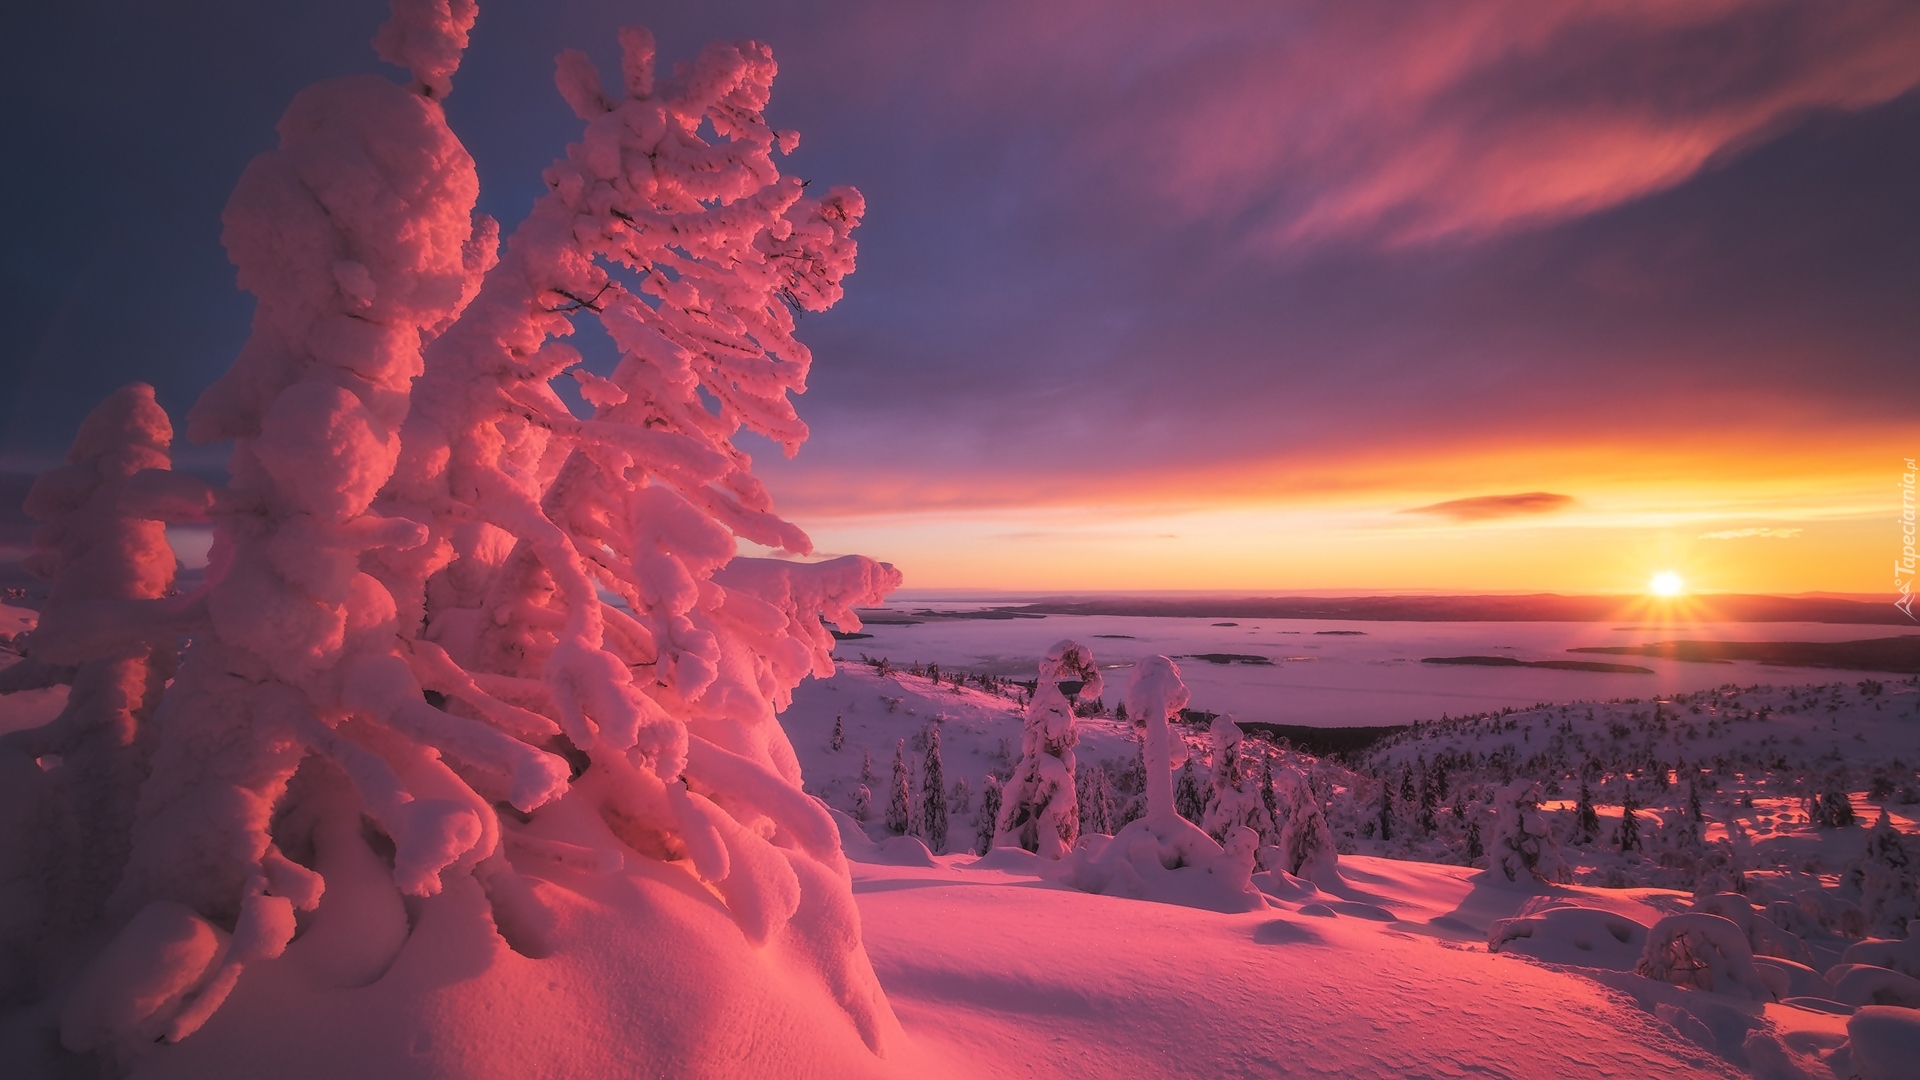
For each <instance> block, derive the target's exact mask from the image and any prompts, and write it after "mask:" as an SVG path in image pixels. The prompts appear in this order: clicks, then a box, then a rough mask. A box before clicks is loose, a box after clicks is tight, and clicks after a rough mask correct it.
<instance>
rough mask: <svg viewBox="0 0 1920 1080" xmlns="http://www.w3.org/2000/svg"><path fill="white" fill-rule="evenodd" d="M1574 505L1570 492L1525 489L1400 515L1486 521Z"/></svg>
mask: <svg viewBox="0 0 1920 1080" xmlns="http://www.w3.org/2000/svg"><path fill="white" fill-rule="evenodd" d="M1573 504H1574V498H1573V496H1571V495H1556V494H1554V493H1553V492H1551V491H1528V492H1523V493H1521V494H1518V495H1476V496H1474V497H1473V498H1470V499H1449V500H1448V501H1446V502H1437V503H1434V504H1432V505H1431V506H1415V507H1411V508H1409V509H1406V510H1402V511H1400V512H1401V513H1403V514H1431V515H1433V516H1434V517H1443V518H1448V519H1451V520H1453V521H1489V520H1492V519H1494V518H1505V517H1521V516H1524V515H1527V514H1551V513H1554V512H1556V511H1560V510H1565V509H1567V508H1568V507H1570V506H1572V505H1573Z"/></svg>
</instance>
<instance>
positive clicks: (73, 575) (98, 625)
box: [0, 383, 206, 1003]
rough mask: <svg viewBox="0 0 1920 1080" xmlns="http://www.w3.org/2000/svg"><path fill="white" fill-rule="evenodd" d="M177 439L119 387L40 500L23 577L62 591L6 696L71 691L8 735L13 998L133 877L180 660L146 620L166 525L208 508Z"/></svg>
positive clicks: (2, 877)
mask: <svg viewBox="0 0 1920 1080" xmlns="http://www.w3.org/2000/svg"><path fill="white" fill-rule="evenodd" d="M172 441H173V427H172V425H171V424H170V423H169V422H168V420H167V415H166V413H165V412H164V411H162V410H161V408H160V407H159V406H158V405H157V404H155V403H154V400H153V388H152V387H149V386H147V385H145V384H143V383H134V384H132V385H129V386H125V387H122V388H120V389H119V390H118V391H116V392H115V393H113V394H112V395H110V396H108V398H107V399H106V400H105V401H103V402H101V403H100V404H99V405H98V406H96V407H95V408H94V410H93V411H92V412H91V413H89V414H88V416H87V418H86V420H85V422H84V423H82V424H81V427H80V432H79V435H78V437H77V438H76V439H75V440H74V443H73V447H72V449H71V450H69V451H68V454H67V464H65V465H62V466H60V467H58V468H56V469H53V470H51V471H49V472H46V473H44V474H42V475H41V476H40V477H39V479H38V480H36V481H35V482H34V485H33V487H32V489H31V490H30V491H29V492H28V494H27V500H26V505H25V509H26V511H27V513H28V514H29V515H30V516H32V517H34V518H36V519H38V520H39V521H40V522H41V523H42V524H41V525H40V527H39V529H38V530H37V532H36V534H35V536H34V551H33V553H32V554H31V555H29V556H28V557H27V559H26V560H25V566H26V568H27V570H28V571H29V572H31V573H33V574H35V575H36V576H38V577H40V578H42V579H44V580H46V581H48V582H49V583H50V586H51V587H50V589H49V591H48V594H47V602H46V605H45V608H44V610H43V611H42V612H41V618H40V622H39V625H38V627H37V628H36V629H35V630H34V632H33V633H32V634H30V635H28V636H27V639H26V641H24V642H23V643H21V648H22V649H23V650H24V651H25V653H26V655H25V658H24V659H22V660H20V661H19V662H17V663H15V664H14V665H13V666H12V667H10V668H8V669H6V672H5V674H4V676H0V680H4V681H0V693H7V692H11V691H15V690H27V689H38V688H39V687H41V686H48V685H54V684H57V683H62V682H64V683H69V684H71V687H72V689H71V690H70V691H69V692H68V694H67V702H66V707H65V708H64V709H62V710H61V712H60V715H59V716H57V717H55V718H54V719H53V720H52V721H51V722H50V723H47V724H45V725H42V726H40V727H37V728H30V729H28V730H25V731H16V732H13V733H11V734H8V735H5V736H0V897H3V898H4V900H0V1003H10V1002H13V1001H17V1000H20V999H22V998H23V997H26V996H29V995H31V994H32V993H33V992H35V991H37V990H40V989H43V988H44V986H45V980H46V979H47V978H49V977H51V976H52V975H53V974H54V971H53V970H52V967H51V965H52V962H53V960H54V958H55V957H57V956H58V955H59V954H60V953H61V952H62V951H64V950H65V949H68V948H71V947H72V946H73V944H74V942H75V941H76V939H78V938H79V937H80V936H82V935H84V934H85V933H87V932H88V931H89V930H90V929H91V928H92V927H93V925H94V924H95V923H96V922H97V921H98V920H99V919H100V917H101V915H102V914H103V913H104V910H105V908H106V903H107V898H108V896H109V895H110V894H111V893H112V891H113V888H114V886H115V885H116V884H117V883H118V882H119V879H120V874H121V872H122V871H123V870H124V869H125V867H126V862H127V854H128V850H129V847H130V846H131V842H132V833H133V819H134V805H135V799H136V797H137V796H138V795H139V791H140V784H141V782H142V781H144V780H145V779H146V776H147V770H148V758H149V755H150V754H151V753H152V747H153V739H154V732H153V728H152V716H153V710H154V708H155V706H157V705H158V703H159V700H160V693H161V690H162V688H163V687H164V686H165V684H166V680H167V679H168V678H170V677H171V676H172V675H173V672H174V664H175V660H176V655H175V651H174V649H173V648H172V646H171V643H169V642H165V641H163V640H160V639H161V638H162V636H163V633H161V632H162V631H164V629H165V627H164V620H162V619H156V618H153V617H152V616H153V615H154V614H155V613H154V612H153V611H151V610H149V609H151V608H153V607H155V606H157V605H159V604H160V603H161V601H162V598H163V597H164V596H165V594H166V593H167V591H168V589H169V587H170V586H171V585H172V584H173V575H174V556H173V549H172V548H170V547H168V546H167V537H166V527H165V525H164V524H163V522H162V521H161V518H162V517H165V516H170V515H171V516H177V517H185V516H192V515H193V514H194V513H195V512H197V511H200V510H204V508H205V501H206V500H205V497H204V492H196V491H194V490H193V489H194V488H197V487H198V485H195V484H193V483H192V482H191V481H184V478H179V477H175V476H174V474H172V473H171V472H168V471H167V470H168V468H169V466H170V463H171V457H170V453H169V448H170V446H171V444H172ZM183 481H184V482H183ZM183 488H185V489H186V490H182V489H183ZM143 630H152V631H155V632H154V633H144V634H143V633H142V631H143ZM122 631H131V633H128V634H123V633H122ZM43 759H44V760H45V761H46V762H48V763H49V764H52V763H55V762H57V764H52V767H51V768H46V769H43V768H42V766H41V764H40V763H41V761H42V760H43Z"/></svg>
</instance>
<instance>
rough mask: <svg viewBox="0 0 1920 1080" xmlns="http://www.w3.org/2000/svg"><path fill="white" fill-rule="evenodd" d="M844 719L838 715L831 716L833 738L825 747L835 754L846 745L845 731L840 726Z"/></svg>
mask: <svg viewBox="0 0 1920 1080" xmlns="http://www.w3.org/2000/svg"><path fill="white" fill-rule="evenodd" d="M844 719H845V717H844V716H839V715H836V716H835V717H834V718H833V738H832V739H831V740H830V741H829V742H828V743H827V748H828V749H830V750H832V751H833V752H834V753H836V754H837V753H839V752H840V751H841V750H842V749H843V748H844V747H845V746H846V745H847V733H846V731H845V729H844V728H843V727H842V721H843V720H844Z"/></svg>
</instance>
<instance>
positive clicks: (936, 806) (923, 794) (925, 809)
mask: <svg viewBox="0 0 1920 1080" xmlns="http://www.w3.org/2000/svg"><path fill="white" fill-rule="evenodd" d="M920 823H921V825H920V827H921V834H920V835H921V836H923V837H925V838H926V841H927V847H928V848H929V849H931V850H932V851H933V853H934V854H935V855H938V854H940V853H941V852H942V851H945V850H946V848H947V778H946V774H945V772H944V771H943V768H942V765H941V762H940V725H938V724H928V725H927V758H926V761H925V762H924V763H923V765H922V772H921V777H920Z"/></svg>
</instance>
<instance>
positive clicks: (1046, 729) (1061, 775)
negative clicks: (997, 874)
mask: <svg viewBox="0 0 1920 1080" xmlns="http://www.w3.org/2000/svg"><path fill="white" fill-rule="evenodd" d="M1061 683H1079V684H1080V687H1079V689H1078V691H1077V693H1081V694H1085V695H1087V696H1088V697H1090V698H1094V697H1098V696H1099V695H1100V691H1101V690H1102V689H1103V688H1104V687H1105V681H1104V680H1103V679H1102V678H1101V676H1100V667H1099V665H1098V664H1095V663H1094V662H1093V653H1092V651H1091V650H1089V649H1088V648H1087V647H1086V646H1085V645H1082V644H1080V643H1079V642H1077V641H1061V642H1058V643H1057V644H1055V645H1054V646H1053V647H1052V648H1050V649H1048V650H1047V654H1046V655H1045V656H1044V657H1042V658H1041V659H1040V677H1039V680H1038V681H1037V682H1036V683H1035V684H1034V692H1033V698H1032V699H1031V700H1030V701H1028V702H1027V715H1026V725H1025V728H1024V729H1023V731H1022V732H1021V736H1020V761H1019V763H1018V764H1017V765H1015V766H1014V769H1013V776H1012V778H1010V779H1009V780H1008V781H1007V783H1006V788H1005V790H1004V791H1003V792H1002V794H1001V805H1000V821H999V825H998V827H997V828H996V829H995V834H994V840H993V843H994V846H995V847H1018V848H1025V849H1026V850H1028V851H1033V852H1038V853H1039V854H1040V855H1042V856H1044V857H1046V858H1049V859H1058V858H1060V857H1062V856H1063V855H1065V854H1066V853H1067V852H1069V851H1071V850H1073V842H1074V840H1075V839H1076V838H1078V837H1079V835H1080V808H1079V804H1078V802H1077V797H1076V794H1075V791H1074V776H1073V773H1074V759H1073V748H1074V745H1075V744H1077V743H1078V742H1079V741H1080V735H1079V733H1078V732H1077V731H1075V730H1074V724H1073V721H1074V717H1073V707H1072V705H1071V704H1070V703H1069V702H1068V701H1067V696H1066V694H1065V693H1064V692H1062V691H1061V689H1060V684H1061Z"/></svg>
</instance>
